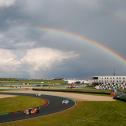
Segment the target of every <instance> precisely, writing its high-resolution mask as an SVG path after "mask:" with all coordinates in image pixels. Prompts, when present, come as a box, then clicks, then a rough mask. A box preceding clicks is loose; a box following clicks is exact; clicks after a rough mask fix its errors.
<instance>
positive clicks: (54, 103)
mask: <svg viewBox="0 0 126 126" xmlns="http://www.w3.org/2000/svg"><path fill="white" fill-rule="evenodd" d="M0 94H9V95H10V94H11V95H21V96H32V97H39V98H42V99H45V100H47V101H48V104H45V105H44V106H43V105H42V106H40V112H39V113H37V114H33V115H25V114H24V113H23V111H18V112H12V113H7V114H4V115H0V123H5V122H11V121H17V120H23V119H29V118H35V117H39V116H44V115H48V114H51V113H56V112H61V111H64V110H66V109H68V108H71V107H72V106H74V105H75V102H74V101H73V100H71V99H68V98H63V97H57V96H51V95H41V96H35V94H26V93H0ZM65 99H68V100H69V103H68V104H62V100H65ZM31 102H32V101H31ZM19 107H20V106H19ZM35 107H37V106H35Z"/></svg>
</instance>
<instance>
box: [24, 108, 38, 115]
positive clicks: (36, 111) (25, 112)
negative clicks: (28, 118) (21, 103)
mask: <svg viewBox="0 0 126 126" xmlns="http://www.w3.org/2000/svg"><path fill="white" fill-rule="evenodd" d="M39 111H40V107H34V108H28V109H26V110H25V111H24V114H26V115H32V114H36V113H39Z"/></svg>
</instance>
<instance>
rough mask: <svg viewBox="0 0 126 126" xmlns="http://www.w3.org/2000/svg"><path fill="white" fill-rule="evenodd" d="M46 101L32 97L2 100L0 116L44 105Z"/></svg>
mask: <svg viewBox="0 0 126 126" xmlns="http://www.w3.org/2000/svg"><path fill="white" fill-rule="evenodd" d="M44 103H45V101H44V100H42V99H39V98H34V97H30V96H17V97H11V98H3V99H0V115H2V114H4V113H8V112H15V111H21V110H24V109H26V108H29V107H35V106H39V105H42V104H44Z"/></svg>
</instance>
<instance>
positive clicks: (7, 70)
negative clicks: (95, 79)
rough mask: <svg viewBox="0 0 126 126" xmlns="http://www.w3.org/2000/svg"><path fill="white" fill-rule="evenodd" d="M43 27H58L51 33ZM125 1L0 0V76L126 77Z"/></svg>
mask: <svg viewBox="0 0 126 126" xmlns="http://www.w3.org/2000/svg"><path fill="white" fill-rule="evenodd" d="M43 27H48V28H50V29H59V31H58V30H57V31H55V32H51V31H49V30H42V28H43ZM60 31H66V32H70V33H77V34H79V35H82V36H87V37H88V38H90V39H92V40H95V41H98V42H99V43H100V44H104V45H105V46H107V47H109V48H112V49H113V50H115V51H116V52H117V53H120V54H121V55H123V57H126V1H125V0H90V1H89V0H0V77H17V78H43V79H44V78H46V79H47V78H57V77H65V78H80V79H85V78H90V77H91V76H93V75H107V74H109V75H111V74H112V73H113V69H115V70H116V73H117V74H118V75H126V63H124V62H122V61H121V60H120V59H119V58H118V57H116V56H113V55H112V54H111V53H110V52H108V51H106V50H104V49H101V48H97V47H96V46H95V45H93V44H90V43H88V42H87V40H81V39H79V38H78V37H77V36H71V35H67V34H64V33H63V32H60Z"/></svg>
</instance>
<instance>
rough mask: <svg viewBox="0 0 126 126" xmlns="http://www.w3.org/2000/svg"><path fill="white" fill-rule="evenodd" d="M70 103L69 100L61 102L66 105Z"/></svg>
mask: <svg viewBox="0 0 126 126" xmlns="http://www.w3.org/2000/svg"><path fill="white" fill-rule="evenodd" d="M69 102H70V101H69V100H63V101H62V104H68V103H69Z"/></svg>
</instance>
